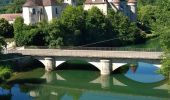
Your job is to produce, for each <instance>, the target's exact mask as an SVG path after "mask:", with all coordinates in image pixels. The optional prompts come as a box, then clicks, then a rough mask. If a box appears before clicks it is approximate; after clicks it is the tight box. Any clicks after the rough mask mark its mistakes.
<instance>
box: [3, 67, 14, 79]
mask: <svg viewBox="0 0 170 100" xmlns="http://www.w3.org/2000/svg"><path fill="white" fill-rule="evenodd" d="M11 74H12V70H11V68H10V67H9V66H2V65H0V81H4V80H6V79H9V78H10V76H11Z"/></svg>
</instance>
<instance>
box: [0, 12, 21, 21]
mask: <svg viewBox="0 0 170 100" xmlns="http://www.w3.org/2000/svg"><path fill="white" fill-rule="evenodd" d="M17 17H22V14H21V13H17V14H0V19H1V18H4V19H5V20H7V21H13V20H15V19H16V18H17Z"/></svg>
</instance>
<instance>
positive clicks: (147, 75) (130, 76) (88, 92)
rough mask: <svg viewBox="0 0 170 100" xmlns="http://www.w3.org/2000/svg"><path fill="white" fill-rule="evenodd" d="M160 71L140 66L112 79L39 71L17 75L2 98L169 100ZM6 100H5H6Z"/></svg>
mask: <svg viewBox="0 0 170 100" xmlns="http://www.w3.org/2000/svg"><path fill="white" fill-rule="evenodd" d="M157 70H158V68H157V67H155V66H153V65H150V64H146V63H141V62H140V63H138V66H130V67H124V68H123V67H122V68H119V69H117V70H116V71H114V72H113V73H112V74H111V75H108V76H101V75H100V72H99V71H90V70H75V69H74V70H72V69H67V70H55V71H53V72H45V71H44V68H37V69H34V70H31V71H27V72H21V73H17V74H16V75H14V76H13V77H12V78H11V79H10V80H11V84H10V85H3V86H1V88H0V98H6V99H9V100H169V98H170V84H169V83H170V82H169V81H168V80H167V79H165V78H164V76H163V75H161V74H158V73H157ZM4 100H5V99H4Z"/></svg>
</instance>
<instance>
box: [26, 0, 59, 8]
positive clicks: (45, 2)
mask: <svg viewBox="0 0 170 100" xmlns="http://www.w3.org/2000/svg"><path fill="white" fill-rule="evenodd" d="M53 5H56V1H55V0H27V1H26V3H25V4H24V5H23V7H32V6H53Z"/></svg>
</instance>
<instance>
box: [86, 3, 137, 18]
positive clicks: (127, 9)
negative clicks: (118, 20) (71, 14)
mask: <svg viewBox="0 0 170 100" xmlns="http://www.w3.org/2000/svg"><path fill="white" fill-rule="evenodd" d="M93 6H95V7H97V8H99V9H100V10H101V11H102V12H103V14H105V15H107V12H108V9H109V8H112V9H114V10H115V11H121V12H123V13H124V14H125V15H126V16H128V17H129V19H130V20H131V21H136V19H137V18H136V16H137V0H127V1H126V0H125V1H120V0H86V1H85V3H84V10H89V9H91V8H92V7H93Z"/></svg>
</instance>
